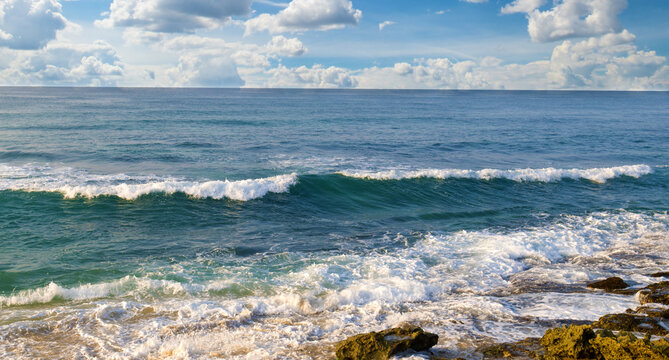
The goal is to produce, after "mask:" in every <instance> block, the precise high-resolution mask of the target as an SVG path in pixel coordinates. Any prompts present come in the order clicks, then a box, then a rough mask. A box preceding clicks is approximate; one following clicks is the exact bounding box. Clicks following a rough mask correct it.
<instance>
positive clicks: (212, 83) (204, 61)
mask: <svg viewBox="0 0 669 360" xmlns="http://www.w3.org/2000/svg"><path fill="white" fill-rule="evenodd" d="M156 46H159V47H161V49H162V50H163V51H165V52H169V53H174V54H182V55H181V56H180V57H179V62H178V64H177V65H176V66H174V67H172V68H169V69H167V70H166V71H164V73H165V75H164V76H163V74H161V73H160V71H154V78H157V79H159V80H160V81H162V83H161V85H163V86H206V87H239V86H243V85H244V84H245V82H244V81H243V80H242V78H241V76H240V69H242V70H241V72H242V73H244V74H254V73H258V72H262V71H265V70H266V69H268V68H270V67H271V66H272V61H274V60H276V61H280V58H281V57H294V56H300V55H302V54H304V53H305V52H306V51H307V49H306V48H305V47H304V45H303V44H302V42H301V41H300V40H299V39H297V38H287V37H285V36H282V35H278V36H274V37H272V39H271V40H270V41H269V42H267V43H266V44H264V45H256V44H248V43H241V42H226V41H224V40H223V39H218V38H209V37H201V36H196V35H182V36H176V37H172V38H169V39H165V40H163V41H162V42H160V43H158V44H156Z"/></svg>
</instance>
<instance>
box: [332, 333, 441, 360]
mask: <svg viewBox="0 0 669 360" xmlns="http://www.w3.org/2000/svg"><path fill="white" fill-rule="evenodd" d="M437 340H439V336H437V335H436V334H432V333H428V332H425V331H423V329H421V328H419V327H417V326H413V325H404V326H401V327H397V328H392V329H387V330H383V331H380V332H370V333H366V334H360V335H355V336H352V337H349V338H348V339H346V340H344V341H341V342H340V343H338V344H337V350H336V356H337V360H385V359H388V358H389V357H390V356H391V355H393V354H396V353H399V352H402V351H407V350H409V349H412V350H415V351H425V350H428V349H429V348H431V347H433V346H434V345H436V344H437Z"/></svg>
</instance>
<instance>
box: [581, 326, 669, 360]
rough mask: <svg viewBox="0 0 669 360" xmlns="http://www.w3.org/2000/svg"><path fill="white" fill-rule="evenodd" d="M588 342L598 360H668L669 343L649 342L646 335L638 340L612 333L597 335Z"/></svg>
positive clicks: (661, 340) (623, 333)
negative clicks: (596, 354)
mask: <svg viewBox="0 0 669 360" xmlns="http://www.w3.org/2000/svg"><path fill="white" fill-rule="evenodd" d="M597 335H598V336H597V338H595V339H592V340H590V343H591V344H592V346H593V348H594V349H595V351H596V352H597V353H598V357H597V358H598V359H604V360H663V359H664V360H666V359H668V358H669V341H667V340H665V339H659V340H655V341H650V336H649V335H647V336H646V338H644V339H638V338H637V337H635V336H634V335H633V334H630V333H625V332H621V333H619V334H618V335H617V336H616V335H613V333H612V332H608V333H599V334H597Z"/></svg>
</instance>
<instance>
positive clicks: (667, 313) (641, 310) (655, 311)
mask: <svg viewBox="0 0 669 360" xmlns="http://www.w3.org/2000/svg"><path fill="white" fill-rule="evenodd" d="M626 312H627V313H628V314H644V315H647V316H650V317H652V318H658V319H665V320H669V309H667V308H661V307H653V306H639V307H637V308H636V309H635V310H631V309H627V311H626Z"/></svg>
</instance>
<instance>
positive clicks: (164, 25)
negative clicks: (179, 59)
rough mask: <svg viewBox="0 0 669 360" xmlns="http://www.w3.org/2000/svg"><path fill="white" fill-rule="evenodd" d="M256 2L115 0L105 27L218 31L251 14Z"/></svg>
mask: <svg viewBox="0 0 669 360" xmlns="http://www.w3.org/2000/svg"><path fill="white" fill-rule="evenodd" d="M251 3H252V0H225V1H212V0H189V1H182V0H114V1H113V2H112V3H111V5H110V7H109V14H108V16H107V18H105V19H102V20H98V21H96V22H95V24H96V25H97V26H99V27H103V28H113V27H138V28H142V29H144V30H148V31H153V32H165V33H178V32H192V31H194V30H196V29H199V28H209V29H211V28H216V27H218V26H221V25H222V24H223V23H225V22H226V21H228V20H230V18H231V17H232V16H242V15H247V14H249V13H250V12H251Z"/></svg>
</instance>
